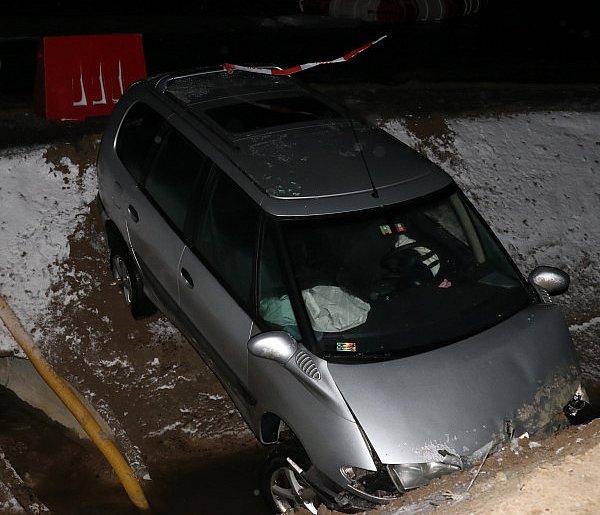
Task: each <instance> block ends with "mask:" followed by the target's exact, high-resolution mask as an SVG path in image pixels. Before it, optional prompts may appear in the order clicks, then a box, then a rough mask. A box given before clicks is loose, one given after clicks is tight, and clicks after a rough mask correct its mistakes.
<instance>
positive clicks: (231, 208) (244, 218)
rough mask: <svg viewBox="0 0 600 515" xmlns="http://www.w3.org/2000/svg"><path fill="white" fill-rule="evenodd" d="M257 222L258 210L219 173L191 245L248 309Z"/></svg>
mask: <svg viewBox="0 0 600 515" xmlns="http://www.w3.org/2000/svg"><path fill="white" fill-rule="evenodd" d="M258 221H259V212H258V208H257V207H256V206H255V205H254V203H253V202H252V201H251V200H250V199H249V198H248V197H246V195H244V194H243V193H242V191H241V190H240V189H239V188H238V187H237V185H236V184H235V183H234V182H233V181H232V180H231V179H229V178H227V177H226V176H225V175H224V174H223V173H220V174H219V176H218V179H217V181H216V184H215V187H214V188H213V191H212V194H211V198H210V200H209V203H208V208H207V210H206V213H205V216H204V218H203V220H202V223H201V224H200V226H199V227H198V230H197V232H196V234H195V237H194V241H193V245H192V246H193V247H194V248H195V250H196V251H197V252H198V253H200V255H201V256H203V257H204V258H205V259H206V261H207V262H208V264H209V265H210V266H211V267H212V268H213V269H214V270H215V271H216V272H217V274H218V275H219V277H220V278H221V280H222V281H223V282H224V283H225V286H226V287H227V289H228V290H230V291H231V292H233V293H234V294H235V295H236V296H237V297H238V298H240V299H241V300H242V301H243V302H244V303H245V304H246V305H247V306H251V305H252V277H253V273H254V256H255V254H256V245H257V234H258Z"/></svg>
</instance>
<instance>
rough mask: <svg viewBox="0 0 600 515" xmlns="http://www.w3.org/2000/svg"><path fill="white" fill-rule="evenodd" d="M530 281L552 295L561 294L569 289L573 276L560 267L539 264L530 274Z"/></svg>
mask: <svg viewBox="0 0 600 515" xmlns="http://www.w3.org/2000/svg"><path fill="white" fill-rule="evenodd" d="M529 282H530V283H532V284H534V285H536V286H539V287H540V288H543V289H544V290H546V291H547V292H548V293H549V294H550V295H560V294H561V293H565V292H566V291H567V290H568V288H569V284H570V282H571V278H570V277H569V274H567V272H563V271H562V270H560V269H559V268H554V267H553V266H538V267H536V268H535V269H534V270H533V271H532V272H531V273H530V274H529Z"/></svg>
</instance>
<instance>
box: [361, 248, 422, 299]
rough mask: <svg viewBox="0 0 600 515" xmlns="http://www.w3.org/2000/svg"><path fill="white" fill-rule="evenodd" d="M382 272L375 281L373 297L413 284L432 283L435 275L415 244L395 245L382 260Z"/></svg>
mask: <svg viewBox="0 0 600 515" xmlns="http://www.w3.org/2000/svg"><path fill="white" fill-rule="evenodd" d="M380 264H381V268H382V274H381V275H380V276H379V277H378V278H377V279H376V280H375V281H374V284H373V287H372V288H371V291H372V297H373V296H374V298H377V297H379V296H381V295H390V294H393V293H395V292H398V291H402V290H404V289H406V288H409V287H411V286H425V285H428V284H431V283H432V282H433V280H434V275H433V272H432V271H431V269H430V268H429V267H428V266H427V265H426V264H425V263H423V261H422V256H421V254H420V253H419V252H418V251H417V250H416V249H415V248H414V246H410V247H409V246H404V247H395V248H393V249H392V250H390V251H389V252H388V253H387V254H386V255H385V256H383V257H382V258H381V261H380Z"/></svg>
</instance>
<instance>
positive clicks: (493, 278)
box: [283, 193, 530, 358]
mask: <svg viewBox="0 0 600 515" xmlns="http://www.w3.org/2000/svg"><path fill="white" fill-rule="evenodd" d="M283 233H284V238H285V239H286V240H287V247H288V251H289V253H290V256H291V263H292V268H293V272H294V275H295V279H296V284H297V286H298V287H299V289H300V291H301V296H300V298H302V300H303V302H304V305H305V309H306V312H307V314H308V320H309V321H310V325H311V326H312V331H313V333H314V341H315V345H316V348H315V349H313V350H314V351H315V352H316V353H318V354H319V355H321V356H324V357H334V358H344V357H346V358H350V357H361V356H363V357H364V356H373V357H376V356H381V357H385V356H398V355H409V354H413V353H416V352H422V351H425V350H427V348H432V347H435V346H438V345H441V344H445V343H450V342H453V341H456V340H459V339H461V338H465V337H467V336H469V335H472V334H475V333H477V332H480V331H482V330H484V329H486V328H488V327H491V326H492V325H494V324H496V323H498V322H500V321H502V320H503V319H505V318H507V317H509V316H511V315H513V314H514V313H516V312H517V311H519V310H520V309H522V308H523V307H524V306H525V304H526V303H528V302H530V297H529V294H528V290H527V289H526V288H525V285H524V283H523V281H522V279H521V277H520V275H519V273H518V272H517V271H516V269H515V267H514V265H513V264H512V262H511V261H510V260H509V258H507V256H506V255H505V253H504V251H503V250H502V249H501V248H500V246H499V245H498V243H497V241H496V240H495V238H494V237H493V236H492V235H491V234H490V231H489V229H488V228H487V227H486V226H485V224H484V223H483V222H481V221H480V219H479V217H478V216H477V215H476V214H475V213H474V212H473V210H472V209H471V208H470V207H469V206H468V205H467V204H466V203H465V202H464V201H463V200H462V199H461V197H460V196H459V194H457V193H453V194H450V195H446V196H444V197H443V198H438V199H435V200H432V201H429V202H426V203H423V204H421V205H415V204H412V205H411V206H409V207H405V208H402V207H399V208H382V209H380V210H377V211H370V212H368V213H362V214H359V215H357V214H353V215H351V216H350V215H348V216H336V217H328V218H321V219H313V220H310V221H308V220H304V221H288V222H286V224H285V225H284V230H283Z"/></svg>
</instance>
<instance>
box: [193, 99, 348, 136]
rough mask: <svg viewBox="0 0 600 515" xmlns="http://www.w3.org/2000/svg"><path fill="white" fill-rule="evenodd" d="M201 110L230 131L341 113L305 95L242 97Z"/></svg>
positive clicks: (244, 130)
mask: <svg viewBox="0 0 600 515" xmlns="http://www.w3.org/2000/svg"><path fill="white" fill-rule="evenodd" d="M204 113H205V114H206V115H207V116H208V117H209V118H211V119H212V120H213V121H215V122H216V123H217V124H219V125H220V126H221V127H222V128H223V129H225V130H226V131H227V132H233V133H241V132H252V131H256V130H259V129H266V128H269V127H277V126H278V125H289V124H293V123H303V122H310V121H315V120H325V119H331V118H340V117H341V114H340V113H338V112H337V111H335V110H333V109H332V108H331V107H329V106H328V105H325V104H324V103H323V102H320V101H319V100H317V99H316V98H313V97H308V96H300V97H278V98H266V99H265V98H261V99H257V100H243V101H241V102H238V103H236V104H229V105H225V106H220V107H213V108H210V109H206V110H205V111H204Z"/></svg>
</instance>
